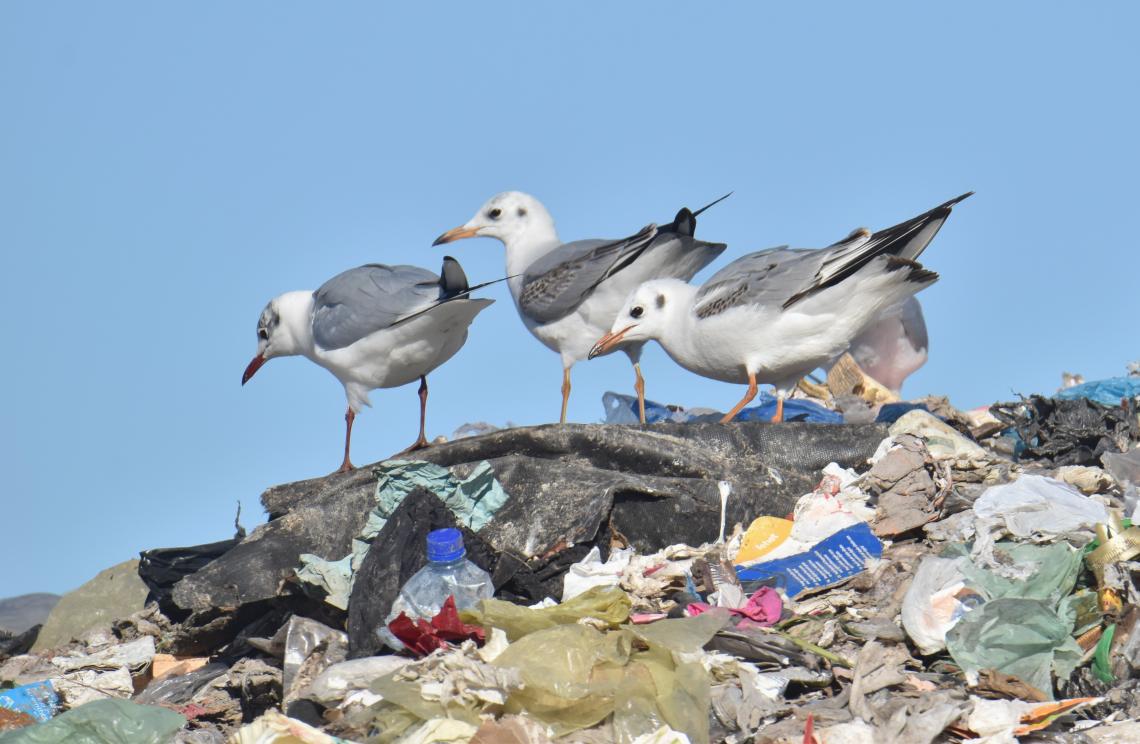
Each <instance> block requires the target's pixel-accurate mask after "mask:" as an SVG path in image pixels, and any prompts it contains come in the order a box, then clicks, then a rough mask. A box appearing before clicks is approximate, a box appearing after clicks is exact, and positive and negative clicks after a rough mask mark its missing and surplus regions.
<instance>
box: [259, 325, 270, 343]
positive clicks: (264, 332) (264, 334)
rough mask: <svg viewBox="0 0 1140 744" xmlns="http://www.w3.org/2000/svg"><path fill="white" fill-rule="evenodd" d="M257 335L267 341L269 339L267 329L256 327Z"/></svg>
mask: <svg viewBox="0 0 1140 744" xmlns="http://www.w3.org/2000/svg"><path fill="white" fill-rule="evenodd" d="M257 337H258V338H260V339H261V340H262V341H268V340H269V331H267V330H265V329H264V328H258V329H257Z"/></svg>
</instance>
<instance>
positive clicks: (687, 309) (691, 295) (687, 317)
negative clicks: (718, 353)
mask: <svg viewBox="0 0 1140 744" xmlns="http://www.w3.org/2000/svg"><path fill="white" fill-rule="evenodd" d="M662 283H667V284H668V286H669V303H670V304H669V308H668V309H667V311H666V312H667V315H666V318H665V321H666V322H665V325H664V328H663V329H662V331H661V336H660V337H659V338H658V339H657V341H658V343H660V344H661V348H663V349H665V353H667V354H668V355H669V356H670V357H672V358H673V360H674V361H676V362H678V363H679V364H681V366H685V364H684V362H682V361H681V360H682V359H692V358H694V357H696V356H698V355H699V354H700V346H701V342H702V337H701V335H700V334H699V333H697V329H696V320H697V318H696V316H695V315H694V314H693V303H694V302H695V301H696V297H697V287H694V286H693V285H691V284H688V283H687V282H683V281H681V280H680V279H666V280H662Z"/></svg>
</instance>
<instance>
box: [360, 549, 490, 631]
mask: <svg viewBox="0 0 1140 744" xmlns="http://www.w3.org/2000/svg"><path fill="white" fill-rule="evenodd" d="M466 556H467V549H466V548H465V547H464V545H463V533H462V532H460V531H459V530H457V529H455V528H454V527H449V528H447V529H443V530H433V531H432V532H430V533H428V536H427V557H428V564H427V565H426V566H424V567H423V568H421V569H420V570H419V571H417V572H416V573H415V574H414V575H413V576H412V578H410V579H408V581H407V583H406V584H404V586H403V587H402V588H401V589H400V593H399V594H397V595H396V601H395V602H393V603H392V611H391V612H389V613H388V617H387V619H386V620H385V621H384V625H383V627H380V628H377V629H376V632H377V633H378V634H379V635H380V637H381V638H382V639H383V640H384V642H385V643H386V644H387V645H388V646H390V647H391V648H393V649H395V650H397V651H400V650H403V648H404V644H403V643H401V642H400V639H398V638H396V636H394V635H392V633H391V631H389V630H388V623H390V622H392V621H393V620H395V619H396V618H397V617H399V616H400V613H401V612H404V613H407V615H408V617H410V618H412V619H415V618H417V617H418V618H423V619H424V620H431V619H432V618H433V617H435V616H436V615H438V614H439V611H440V610H441V609H442V608H443V603H444V602H446V601H447V598H448V597H449V596H453V597H455V606H456V608H457V609H460V610H463V609H467V608H470V607H474V606H475V605H476V603H478V602H479V600H481V599H490V598H491V597H492V595H494V593H495V588H494V586H493V585H492V584H491V575H490V574H488V573H487V572H486V571H484V570H483V569H481V568H479V567H478V566H476V565H475V564H474V563H472V562H471V561H469V560H467V557H466Z"/></svg>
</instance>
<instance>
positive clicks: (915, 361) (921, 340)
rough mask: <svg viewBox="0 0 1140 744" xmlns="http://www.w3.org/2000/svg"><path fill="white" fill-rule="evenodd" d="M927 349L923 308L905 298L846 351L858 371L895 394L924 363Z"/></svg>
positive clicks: (916, 301) (865, 330) (858, 337)
mask: <svg viewBox="0 0 1140 744" xmlns="http://www.w3.org/2000/svg"><path fill="white" fill-rule="evenodd" d="M928 346H929V339H928V338H927V335H926V321H925V320H924V319H923V317H922V305H920V304H919V303H918V298H916V297H908V298H907V299H906V300H905V301H904V302H902V303H901V304H898V305H895V306H894V307H889V308H887V309H886V310H885V311H883V312H882V313H881V314H880V315H879V317H878V318H877V319H876V320H874V321H872V322H871V324H870V325H868V326H867V327H866V328H865V329H864V330H863V332H862V333H860V334H859V335H858V336H857V337H856V338H855V340H854V341H852V342H851V348H850V349H848V351H850V352H851V356H852V358H854V359H855V363H856V364H858V365H859V368H860V369H861V370H863V371H864V372H866V373H867V374H868V375H870V376H871V377H872V378H873V379H874V380H875V381H876V382H880V383H882V384H883V385H885V386H886V387H887V388H888V389H889V390H890V391H891V392H892V393H894V394H895V395H898V394H899V392H900V391H901V390H902V384H903V381H904V380H906V378H907V377H909V376H910V375H911V374H913V373H914V372H915V370H917V369H918V368H919V367H921V366H922V365H924V364H926V358H927V349H928Z"/></svg>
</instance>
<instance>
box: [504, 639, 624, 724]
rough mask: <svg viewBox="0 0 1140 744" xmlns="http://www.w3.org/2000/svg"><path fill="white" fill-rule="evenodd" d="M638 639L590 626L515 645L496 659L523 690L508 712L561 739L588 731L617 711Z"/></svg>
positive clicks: (510, 701) (509, 702) (514, 696)
mask: <svg viewBox="0 0 1140 744" xmlns="http://www.w3.org/2000/svg"><path fill="white" fill-rule="evenodd" d="M632 645H633V636H632V634H631V633H629V632H628V631H617V632H611V633H601V632H599V631H597V630H595V629H594V628H591V627H589V626H586V625H578V624H570V625H558V626H555V627H553V628H546V629H544V630H540V631H537V632H535V633H531V634H529V635H527V636H526V637H524V638H521V639H520V640H518V641H516V642H514V643H512V644H511V645H510V646H508V647H507V648H506V650H504V651H503V652H502V653H501V654H499V656H498V657H497V658H496V659H495V661H494V662H493V664H494V665H495V666H498V667H504V668H514V669H517V670H518V671H519V672H520V674H521V675H522V678H523V684H524V687H523V689H521V690H518V691H516V692H514V693H512V694H511V696H510V698H509V699H508V700H507V705H506V712H508V713H521V712H523V711H525V712H526V713H527V714H528V715H529V716H531V717H533V718H537V719H538V720H540V721H542V722H543V723H546V724H548V725H550V726H551V727H553V728H554V730H555V732H556V734H557V735H559V736H561V735H564V734H567V733H570V732H571V731H576V730H578V729H583V728H588V727H590V726H593V725H595V724H597V723H599V722H601V721H602V720H604V719H605V718H606V716H608V715H609V714H610V713H612V712H613V709H614V694H615V691H616V688H617V687H618V684H619V683H620V682H621V681H622V680H623V678H624V674H623V668H624V667H625V665H626V664H627V663H628V661H629V657H630V653H631V651H632Z"/></svg>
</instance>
